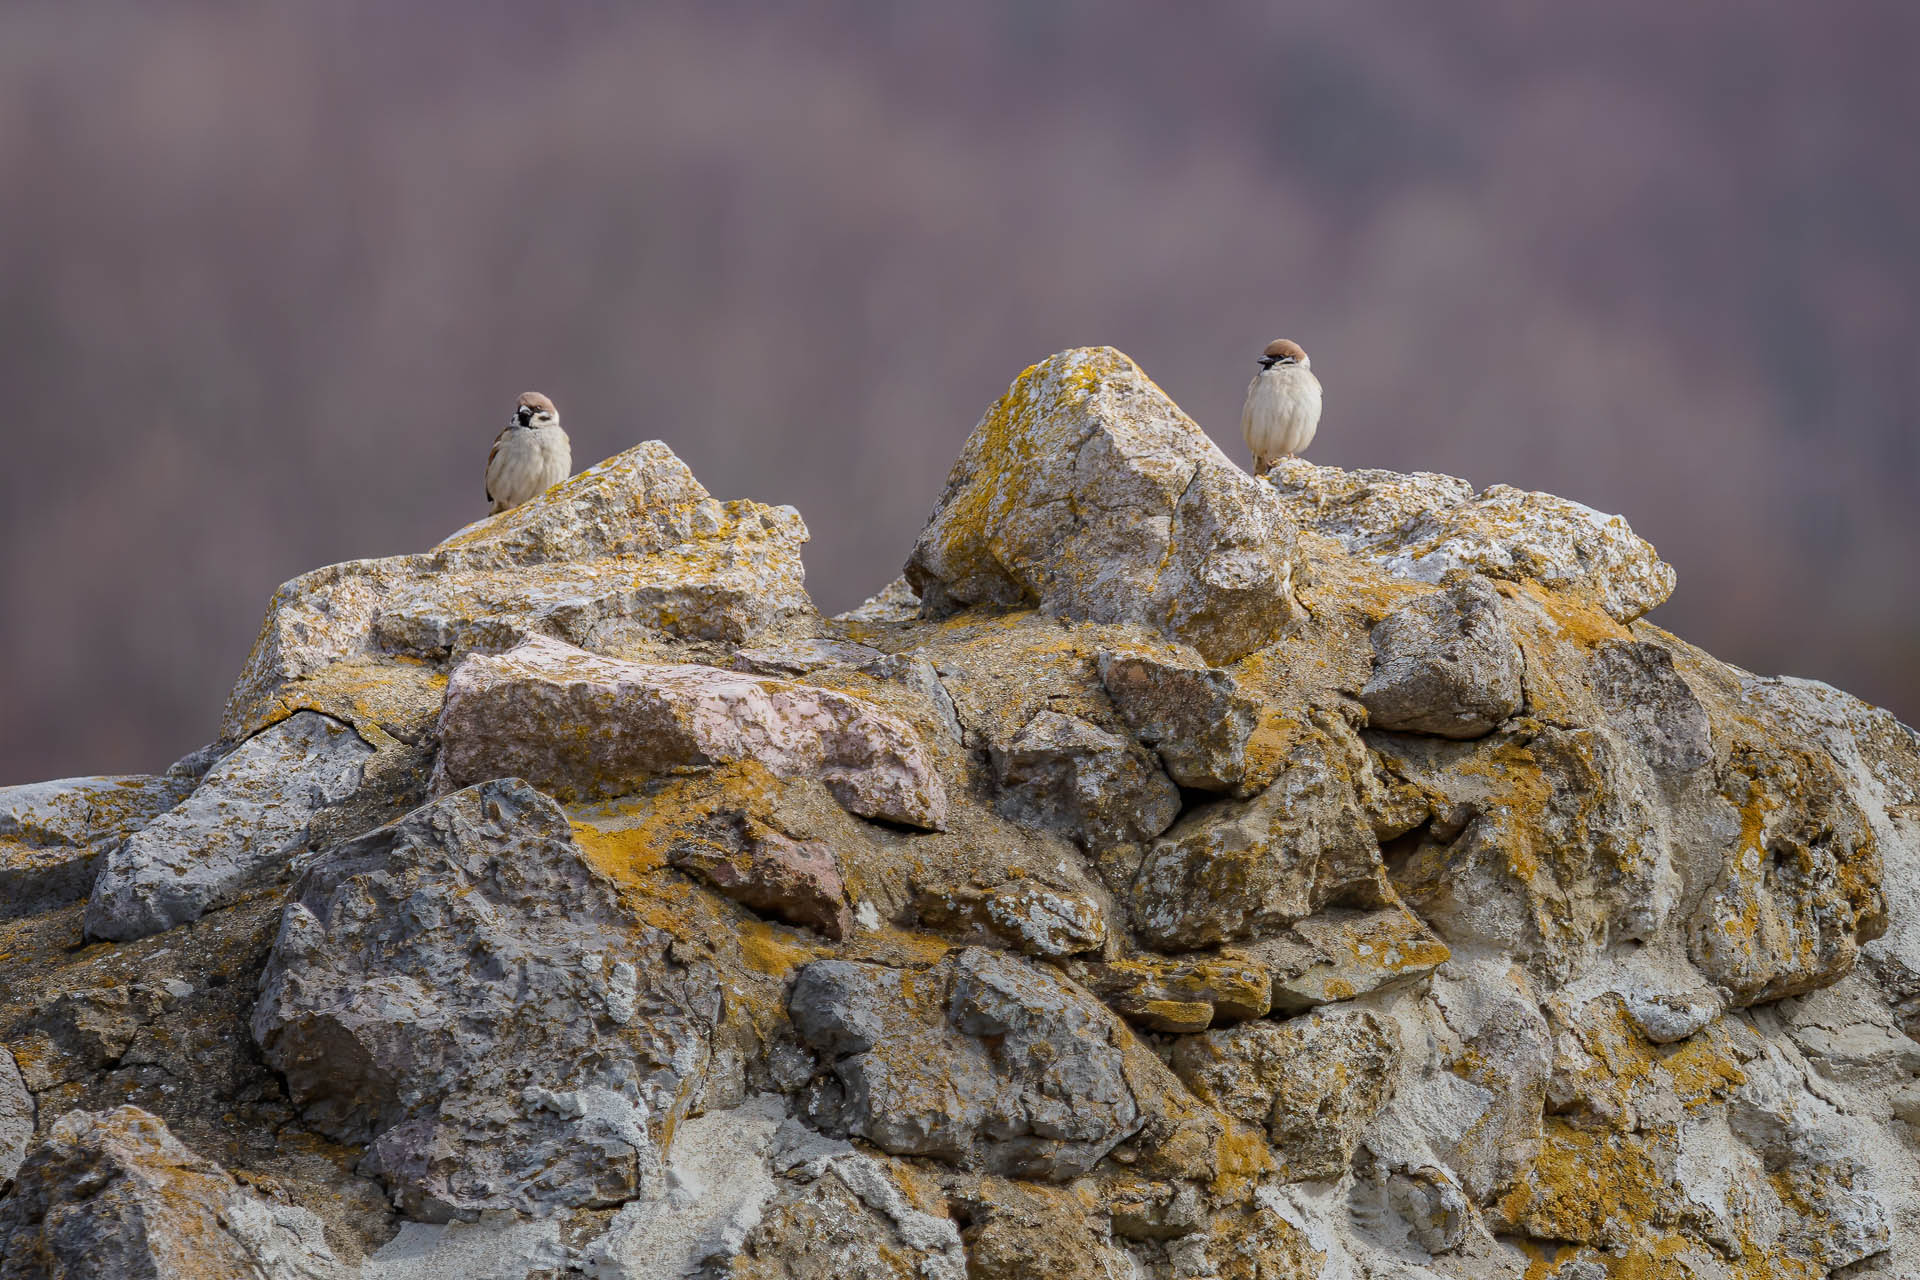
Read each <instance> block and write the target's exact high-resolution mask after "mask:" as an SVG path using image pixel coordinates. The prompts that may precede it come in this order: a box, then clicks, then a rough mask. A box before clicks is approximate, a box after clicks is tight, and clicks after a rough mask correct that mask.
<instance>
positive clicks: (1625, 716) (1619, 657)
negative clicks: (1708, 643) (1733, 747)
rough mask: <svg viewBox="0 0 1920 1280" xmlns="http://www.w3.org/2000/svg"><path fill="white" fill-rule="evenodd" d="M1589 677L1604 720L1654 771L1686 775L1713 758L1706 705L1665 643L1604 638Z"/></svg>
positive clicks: (1595, 654) (1710, 724)
mask: <svg viewBox="0 0 1920 1280" xmlns="http://www.w3.org/2000/svg"><path fill="white" fill-rule="evenodd" d="M1590 678H1591V680H1592V684H1593V691H1594V693H1595V695H1596V696H1597V697H1598V698H1599V701H1600V705H1601V706H1602V707H1603V708H1604V709H1605V710H1606V713H1607V716H1608V721H1609V723H1611V724H1612V726H1613V728H1614V730H1615V731H1616V732H1618V733H1619V734H1620V736H1621V737H1623V738H1625V739H1626V740H1627V741H1628V742H1631V743H1633V744H1634V745H1635V746H1637V747H1638V748H1639V749H1640V753H1641V755H1642V756H1643V757H1644V758H1645V759H1646V761H1647V763H1648V764H1650V765H1651V766H1652V767H1653V769H1654V770H1655V772H1657V773H1661V774H1684V773H1691V772H1693V771H1694V770H1696V769H1701V768H1704V767H1705V766H1706V765H1708V764H1711V763H1712V762H1713V724H1712V722H1711V721H1710V720H1709V719H1708V718H1707V709H1706V708H1705V707H1704V706H1702V705H1701V702H1700V699H1699V698H1698V697H1697V696H1696V695H1695V694H1694V692H1693V689H1692V688H1691V687H1690V686H1689V685H1688V684H1687V680H1686V677H1685V676H1683V675H1681V674H1680V673H1679V672H1678V671H1677V670H1675V669H1674V665H1673V655H1672V654H1671V653H1670V652H1668V651H1667V649H1666V648H1665V647H1664V646H1662V645H1658V644H1653V643H1651V642H1646V641H1625V640H1607V641H1603V642H1602V643H1601V644H1599V645H1598V646H1596V648H1595V649H1594V654H1593V664H1592V667H1591V669H1590Z"/></svg>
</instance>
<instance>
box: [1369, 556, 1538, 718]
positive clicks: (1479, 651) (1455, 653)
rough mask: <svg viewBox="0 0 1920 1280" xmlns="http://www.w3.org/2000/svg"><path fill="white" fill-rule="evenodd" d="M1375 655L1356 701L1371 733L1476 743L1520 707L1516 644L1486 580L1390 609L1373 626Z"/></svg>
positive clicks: (1457, 585) (1471, 581)
mask: <svg viewBox="0 0 1920 1280" xmlns="http://www.w3.org/2000/svg"><path fill="white" fill-rule="evenodd" d="M1373 653H1374V668H1373V677H1372V678H1371V679H1370V680H1368V681H1367V684H1366V687H1365V688H1364V689H1362V690H1360V701H1361V703H1362V704H1363V705H1365V707H1366V708H1367V717H1368V722H1369V723H1370V724H1372V725H1373V726H1374V727H1375V728H1379V729H1400V730H1405V731H1407V732H1409V733H1431V734H1437V735H1438V736H1440V737H1442V738H1477V737H1480V736H1481V735H1482V734H1485V733H1488V732H1491V731H1492V730H1493V729H1495V728H1497V727H1498V726H1499V725H1500V722H1501V721H1503V720H1505V719H1506V718H1507V717H1508V716H1510V715H1512V714H1513V713H1514V712H1515V711H1517V710H1518V709H1519V707H1520V699H1521V690H1520V671H1521V664H1520V647H1519V646H1518V645H1516V644H1515V643H1514V642H1513V636H1512V635H1511V634H1510V633H1509V632H1508V631H1507V626H1506V620H1505V619H1504V618H1503V617H1502V616H1501V609H1500V593H1499V592H1497V591H1495V590H1494V589H1493V587H1492V585H1491V584H1490V583H1488V581H1487V580H1486V579H1485V578H1477V577H1469V578H1466V579H1465V580H1464V581H1461V582H1457V583H1455V584H1453V585H1452V586H1449V587H1447V588H1446V589H1444V590H1441V591H1436V592H1434V593H1432V594H1431V595H1424V596H1421V597H1420V598H1419V599H1417V600H1415V601H1413V603H1411V604H1408V605H1404V606H1402V607H1401V608H1399V609H1397V610H1395V611H1394V612H1393V613H1392V614H1390V615H1388V617H1387V618H1386V619H1385V620H1384V621H1382V622H1381V623H1380V624H1379V625H1378V626H1376V627H1374V629H1373Z"/></svg>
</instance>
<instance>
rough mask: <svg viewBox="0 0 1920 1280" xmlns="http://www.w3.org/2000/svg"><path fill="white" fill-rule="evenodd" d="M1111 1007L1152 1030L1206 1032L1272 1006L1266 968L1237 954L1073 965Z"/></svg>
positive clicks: (1074, 971) (1080, 979)
mask: <svg viewBox="0 0 1920 1280" xmlns="http://www.w3.org/2000/svg"><path fill="white" fill-rule="evenodd" d="M1068 972H1069V973H1071V974H1072V975H1073V977H1074V979H1075V980H1076V981H1078V982H1079V983H1080V984H1081V985H1083V986H1085V987H1086V988H1087V989H1088V990H1089V991H1092V992H1093V993H1094V994H1095V995H1097V996H1099V997H1100V998H1101V999H1102V1000H1104V1001H1106V1002H1107V1007H1108V1008H1110V1009H1112V1010H1113V1011H1114V1012H1115V1013H1117V1014H1119V1015H1120V1016H1121V1017H1123V1018H1125V1019H1126V1020H1127V1021H1128V1022H1131V1023H1133V1024H1134V1025H1135V1026H1140V1027H1145V1028H1147V1029H1148V1030H1149V1031H1165V1032H1174V1033H1184V1032H1192V1031H1205V1030H1206V1029H1207V1028H1208V1027H1210V1026H1213V1025H1214V1024H1215V1023H1216V1022H1218V1023H1228V1022H1240V1021H1243V1020H1245V1019H1247V1018H1258V1017H1262V1016H1263V1015H1265V1014H1266V1012H1267V1010H1269V1009H1271V1008H1272V1007H1273V980H1272V979H1271V978H1270V977H1269V976H1268V974H1267V971H1266V968H1265V967H1264V966H1262V965H1260V964H1258V963H1256V962H1255V961H1253V960H1250V959H1248V958H1247V957H1246V956H1243V955H1240V954H1238V953H1235V952H1230V951H1229V952H1221V953H1220V954H1218V955H1211V956H1204V957H1203V956H1195V957H1192V958H1189V959H1183V960H1159V959H1153V958H1150V957H1145V956H1141V957H1135V958H1133V959H1128V960H1114V961H1111V962H1106V963H1099V962H1080V963H1076V964H1073V965H1071V966H1070V967H1069V968H1068Z"/></svg>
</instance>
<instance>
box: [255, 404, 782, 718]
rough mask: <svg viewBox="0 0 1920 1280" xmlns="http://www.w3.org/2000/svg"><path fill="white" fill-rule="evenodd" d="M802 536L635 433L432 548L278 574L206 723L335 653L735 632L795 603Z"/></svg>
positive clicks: (766, 622) (405, 652)
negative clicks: (591, 462) (623, 444)
mask: <svg viewBox="0 0 1920 1280" xmlns="http://www.w3.org/2000/svg"><path fill="white" fill-rule="evenodd" d="M806 540H807V530H806V526H805V525H804V524H803V523H801V520H800V517H799V514H798V513H797V512H795V511H794V510H793V509H792V508H791V507H767V506H763V505H761V504H760V503H757V502H719V501H716V500H715V499H714V498H713V497H712V496H711V495H710V494H708V492H707V491H706V490H705V489H704V488H702V487H701V485H700V482H699V481H697V480H695V479H694V478H693V473H692V472H690V471H688V470H687V467H686V464H685V463H683V462H681V461H680V459H678V458H676V457H675V456H674V455H673V451H672V450H670V449H668V448H667V447H666V446H665V445H663V444H661V443H660V442H658V441H648V442H647V443H645V444H640V445H636V446H634V447H633V448H631V449H629V450H627V451H626V452H625V453H622V454H618V455H616V456H614V457H612V458H609V459H607V460H606V461H605V462H602V463H600V464H599V465H597V466H594V467H591V468H589V469H588V470H586V471H583V472H581V473H580V474H579V475H577V476H574V477H573V478H572V479H570V480H567V481H566V482H564V483H562V484H559V485H556V486H554V487H553V488H551V489H549V490H547V491H546V492H545V493H543V494H542V495H540V496H539V497H538V498H535V499H534V500H533V501H531V502H528V503H525V504H523V505H521V506H518V507H515V508H514V509H513V510H511V511H507V512H503V513H501V514H500V515H496V516H490V517H488V518H487V519H485V520H481V521H477V522H476V523H474V524H472V525H469V526H468V527H467V528H465V529H462V530H461V531H460V532H458V533H456V534H454V535H453V536H452V537H450V538H448V539H447V540H446V541H445V542H442V543H441V544H440V545H439V546H437V547H435V548H434V549H433V550H432V551H429V552H425V553H422V554H419V555H405V556H393V557H389V558H387V559H384V560H354V561H349V562H347V563H345V564H337V565H330V566H328V567H327V568H324V569H316V570H314V571H313V572H312V573H307V574H303V575H301V576H300V577H298V578H295V579H293V581H291V582H288V583H287V584H286V585H284V586H282V587H281V588H280V589H279V590H278V591H277V592H275V593H274V596H273V600H272V602H271V603H269V604H268V606H267V617H266V622H265V623H264V625H263V626H262V627H261V631H260V637H259V639H258V640H256V641H255V642H254V646H253V652H252V654H251V655H250V656H249V657H248V659H247V665H246V667H245V669H244V670H243V671H242V673H241V676H240V680H239V682H238V683H237V684H236V685H235V686H234V689H233V692H232V694H231V695H230V696H229V698H228V700H227V710H226V716H225V719H224V720H223V721H222V723H221V732H222V733H223V735H225V736H226V737H228V738H238V737H243V736H245V735H246V734H248V733H250V732H252V731H253V730H254V729H256V728H258V727H259V725H260V724H261V722H262V718H263V717H265V716H268V715H269V714H270V712H271V710H272V708H273V706H274V704H275V702H276V700H277V699H279V698H280V697H281V696H282V695H283V694H285V693H286V691H287V690H288V689H289V688H290V687H292V686H294V685H296V684H297V683H298V682H300V681H302V680H303V679H305V678H306V677H310V676H313V675H315V674H316V673H319V672H321V671H323V670H325V669H326V668H327V667H330V666H333V665H335V664H337V663H342V662H346V661H349V660H351V659H357V658H366V657H379V658H390V657H400V658H409V659H427V660H430V661H443V660H446V659H448V658H450V657H457V656H458V655H459V654H460V653H462V652H464V651H466V650H471V649H507V648H511V647H512V646H513V645H514V644H516V643H518V642H519V641H520V640H523V639H525V638H526V637H528V636H532V635H548V636H554V637H557V638H559V639H561V640H565V641H567V642H569V643H572V644H579V645H588V646H594V645H601V644H607V643H615V642H619V641H621V640H623V639H631V638H635V637H644V636H646V635H651V634H665V635H670V636H679V637H687V638H694V639H702V640H720V641H731V642H733V643H735V644H739V643H743V642H745V641H747V640H749V639H751V638H752V637H754V636H756V635H758V634H760V633H761V632H763V631H765V630H767V629H768V628H769V627H771V626H773V625H774V624H776V623H778V622H780V621H782V620H785V619H788V618H793V617H799V616H805V615H808V614H811V612H812V608H813V606H812V604H811V602H810V601H809V600H808V599H807V594H806V589H805V587H804V586H803V585H802V583H803V581H804V570H803V569H802V568H801V564H800V547H801V545H802V544H803V543H805V542H806Z"/></svg>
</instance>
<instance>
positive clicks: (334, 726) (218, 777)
mask: <svg viewBox="0 0 1920 1280" xmlns="http://www.w3.org/2000/svg"><path fill="white" fill-rule="evenodd" d="M372 754H373V748H372V747H370V746H368V745H367V744H366V743H365V742H363V741H361V740H360V738H359V736H358V735H357V734H355V733H354V731H353V730H352V729H351V728H349V727H348V726H346V725H344V724H341V723H340V722H339V721H337V720H331V719H328V718H327V717H326V716H322V715H317V714H315V713H314V712H311V711H302V712H300V713H299V714H298V715H295V716H291V717H289V718H287V719H286V720H283V721H281V722H280V723H278V724H276V725H274V726H272V727H271V728H268V729H263V730H262V731H261V732H259V733H258V734H255V735H254V736H253V737H251V738H249V739H248V740H247V741H246V742H244V743H242V744H241V746H240V747H239V748H238V749H237V750H235V751H234V752H233V754H232V755H229V756H227V757H226V758H225V759H224V760H222V761H220V763H219V764H217V765H215V766H214V767H213V768H212V769H211V770H209V771H208V773H207V775H206V777H205V778H204V779H202V780H201V783H200V785H199V787H198V788H196V789H195V790H194V792H193V794H192V795H190V796H188V797H187V798H186V799H185V800H183V801H181V802H180V803H179V804H178V805H176V806H175V807H174V808H173V809H171V810H169V811H168V812H167V813H166V814H164V815H162V816H161V817H159V818H156V819H154V820H153V821H152V822H149V823H148V824H146V826H144V827H142V828H141V829H140V830H139V831H138V832H136V833H135V834H134V835H133V836H132V837H131V838H130V839H128V840H127V842H126V843H125V844H123V845H120V846H119V847H117V848H115V849H114V850H113V851H112V852H111V853H109V854H108V855H107V857H106V860H105V862H104V864H103V865H102V866H101V868H100V875H99V878H98V880H96V881H95V883H94V886H93V896H92V897H91V898H90V899H88V901H87V914H86V929H87V933H88V934H89V935H91V936H92V937H95V938H108V939H112V940H114V941H125V940H127V939H130V938H142V937H145V936H146V935H148V934H150V933H159V932H161V931H162V930H165V929H171V928H173V927H175V926H176V925H181V924H185V923H186V922H188V921H190V920H197V919H199V918H200V917H201V915H203V914H204V913H206V912H207V911H209V910H212V909H213V908H215V907H219V906H224V905H226V904H227V903H229V902H231V901H233V899H234V898H235V897H237V896H238V895H239V894H241V893H243V892H245V891H246V890H247V889H248V888H250V887H252V886H254V885H256V884H258V883H260V882H261V881H262V880H265V879H267V878H270V877H271V876H272V875H274V874H275V873H277V872H279V871H280V870H282V869H283V868H285V867H286V865H287V863H288V861H289V860H290V859H291V858H292V857H293V855H294V854H296V853H298V852H300V851H301V850H303V849H304V848H305V847H306V845H307V835H308V826H309V824H310V823H311V822H312V821H313V817H314V814H315V813H317V812H318V811H319V810H321V809H323V808H325V807H326V806H328V805H330V804H335V803H337V802H339V801H340V800H342V799H345V798H346V797H347V796H348V795H350V794H352V792H353V791H354V790H355V789H356V788H358V787H359V785H360V777H361V771H362V769H363V768H364V767H365V765H366V762H367V759H368V757H370V756H371V755H372Z"/></svg>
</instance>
